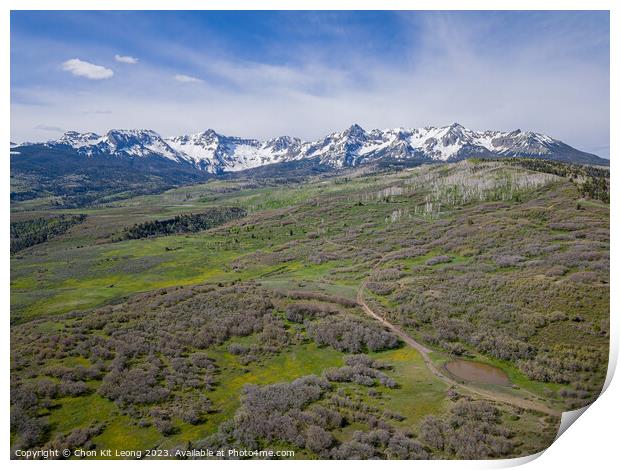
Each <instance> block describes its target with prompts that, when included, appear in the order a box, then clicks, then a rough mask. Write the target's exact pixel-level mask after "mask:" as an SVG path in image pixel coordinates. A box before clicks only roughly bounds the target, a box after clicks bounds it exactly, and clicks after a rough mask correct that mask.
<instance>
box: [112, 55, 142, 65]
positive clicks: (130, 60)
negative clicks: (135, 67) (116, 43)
mask: <svg viewBox="0 0 620 470" xmlns="http://www.w3.org/2000/svg"><path fill="white" fill-rule="evenodd" d="M114 60H116V62H121V63H123V64H137V63H138V59H136V58H135V57H131V56H130V55H118V54H116V55H115V56H114Z"/></svg>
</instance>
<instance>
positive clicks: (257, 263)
mask: <svg viewBox="0 0 620 470" xmlns="http://www.w3.org/2000/svg"><path fill="white" fill-rule="evenodd" d="M594 176H595V177H598V176H597V175H594ZM587 177H589V176H587V175H586V176H584V178H587ZM584 181H587V180H584V179H583V178H582V179H580V180H578V181H576V180H575V178H572V177H571V175H567V174H563V173H562V172H561V171H549V168H537V167H532V166H531V165H530V166H528V165H516V164H513V163H510V162H505V163H504V162H493V161H467V162H460V163H456V164H446V165H436V166H422V167H418V168H414V169H410V170H402V171H396V172H390V173H381V174H363V173H361V172H357V173H350V174H347V175H344V176H337V177H325V176H316V177H314V178H312V179H310V180H309V181H306V182H305V183H304V184H299V183H298V182H295V183H292V182H290V183H285V182H279V183H277V184H276V183H274V182H273V181H269V182H268V183H266V182H264V181H260V180H250V179H247V180H246V179H242V178H239V179H236V180H229V181H222V180H214V181H211V182H208V183H205V184H200V185H194V186H187V187H182V188H177V189H172V190H170V191H167V192H165V193H162V194H158V195H145V196H139V197H134V198H131V199H125V200H120V201H113V202H110V203H108V204H107V205H106V206H105V207H97V208H80V209H79V210H78V209H75V210H70V209H64V210H60V209H59V210H49V209H48V210H44V211H37V210H36V206H34V207H28V209H35V210H28V211H24V210H20V209H23V208H24V207H23V206H20V205H16V206H15V207H14V212H13V213H12V222H14V223H18V222H21V223H24V221H27V220H30V219H36V218H38V217H51V216H61V215H64V216H65V217H68V216H71V215H77V214H86V215H87V217H86V218H85V219H84V220H83V221H82V222H81V223H80V224H77V225H73V226H71V227H69V228H68V230H67V231H66V232H64V233H62V234H59V235H57V236H55V237H54V238H50V239H49V240H47V241H45V242H44V243H41V244H38V245H35V246H31V247H27V248H25V249H23V250H21V251H20V252H18V253H16V254H15V255H13V256H12V259H11V322H12V328H11V339H12V341H11V348H12V371H11V378H12V393H13V395H14V396H13V402H12V403H13V407H12V418H13V421H14V423H15V424H14V426H13V427H12V440H13V445H14V446H22V447H33V448H36V447H37V446H42V445H49V444H51V445H53V446H56V447H59V448H62V447H71V448H74V447H87V446H88V445H92V446H95V448H99V449H100V448H108V447H114V446H117V445H118V446H121V444H120V443H123V444H122V447H123V448H132V449H135V450H140V449H141V450H144V449H147V448H160V449H173V448H174V449H195V448H230V447H234V448H249V449H293V450H295V451H296V456H297V457H324V458H326V457H331V458H350V457H358V458H372V457H379V458H429V457H431V456H433V457H440V458H478V457H479V458H497V457H502V456H516V455H527V454H530V453H532V452H536V451H538V450H541V449H543V448H545V447H546V446H547V445H548V444H549V443H550V442H551V440H552V439H553V436H554V435H555V431H556V429H557V425H558V416H557V414H556V413H551V414H548V413H547V414H546V413H542V412H540V411H535V410H534V409H528V408H527V407H519V406H516V405H514V404H512V405H511V404H507V402H506V401H504V402H502V401H501V400H500V401H494V400H491V399H488V398H487V399H482V398H481V394H480V393H478V394H476V393H473V392H472V391H471V389H468V388H467V387H466V386H463V387H462V386H459V385H456V386H450V385H449V384H447V383H446V381H443V380H441V379H440V378H438V377H437V376H436V375H434V374H433V373H431V371H430V370H429V368H428V367H427V364H425V363H424V361H423V359H422V357H421V356H420V354H419V353H418V352H417V351H416V350H414V349H411V348H410V347H408V346H406V345H405V344H403V342H402V341H401V340H400V338H399V337H397V336H395V335H394V333H393V332H391V331H388V330H386V329H385V328H384V327H383V326H381V324H380V323H378V322H376V321H375V320H373V319H371V318H369V317H368V316H367V315H365V313H364V311H363V310H362V309H361V308H360V307H359V306H358V305H357V299H358V295H359V293H360V290H362V291H363V294H364V295H365V298H366V301H367V302H368V304H369V305H370V306H371V307H372V309H373V310H374V311H375V312H378V313H380V315H381V316H382V317H384V318H385V319H387V320H389V321H390V322H392V323H393V324H395V325H398V326H399V327H400V328H402V330H403V331H404V332H406V334H408V335H410V336H411V337H413V338H415V339H416V340H417V341H419V342H420V343H422V344H424V345H425V346H427V347H428V348H430V349H431V350H432V351H433V352H432V354H431V357H432V360H433V362H434V363H436V364H437V367H438V368H442V367H443V364H445V362H446V361H449V360H451V358H453V357H457V356H460V357H465V358H469V359H473V360H476V361H479V362H484V363H487V364H491V365H494V366H496V367H499V368H501V369H502V370H504V371H505V372H506V373H507V374H508V377H509V378H510V381H511V383H512V384H513V385H512V387H502V386H491V385H488V386H480V387H479V388H478V389H479V390H483V389H484V390H483V391H484V392H485V393H486V394H487V396H491V397H492V396H499V395H502V396H508V397H514V403H521V401H522V400H525V399H531V398H532V397H534V398H536V400H539V401H540V402H541V403H545V406H546V407H547V408H548V409H552V410H555V411H557V412H558V413H559V411H561V410H567V409H572V408H576V407H580V406H583V405H584V404H585V403H587V402H590V401H592V400H593V399H595V397H596V395H597V393H598V391H599V390H600V387H601V386H602V383H603V380H604V376H605V372H606V366H607V351H608V342H609V205H608V203H607V202H604V201H601V200H600V199H594V198H592V197H593V196H594V197H596V195H597V194H600V193H601V191H600V190H599V189H596V190H592V191H584V190H583V187H582V186H580V184H581V185H583V182H584ZM596 181H598V180H596ZM607 184H608V183H607ZM599 187H600V185H598V184H597V185H596V188H599ZM218 207H231V208H239V209H240V210H243V213H245V214H246V215H245V216H244V217H242V218H239V219H234V220H229V221H227V222H225V223H223V224H222V225H219V226H216V227H213V228H211V229H209V230H206V231H201V232H193V231H191V232H190V233H177V234H173V235H168V236H158V237H151V238H138V239H123V238H124V237H123V234H124V233H127V230H128V229H131V227H136V226H141V227H158V226H161V225H162V224H163V225H165V224H166V223H167V222H166V221H170V220H185V219H183V218H180V219H175V217H177V216H184V215H187V216H188V217H189V214H199V213H208V211H209V210H211V209H212V208H218ZM240 213H241V212H240ZM188 220H189V219H188ZM138 224H142V225H138ZM119 240H120V241H119ZM442 370H443V369H442ZM247 384H251V385H252V386H249V387H248V386H246V385H247ZM465 385H466V384H465ZM518 400H521V401H518ZM478 434H480V436H482V437H480V438H478V439H474V440H473V441H472V436H476V435H478Z"/></svg>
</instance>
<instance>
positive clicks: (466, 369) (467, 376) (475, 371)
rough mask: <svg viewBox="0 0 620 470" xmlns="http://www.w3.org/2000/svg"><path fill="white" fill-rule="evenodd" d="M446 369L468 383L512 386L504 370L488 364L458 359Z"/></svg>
mask: <svg viewBox="0 0 620 470" xmlns="http://www.w3.org/2000/svg"><path fill="white" fill-rule="evenodd" d="M446 369H448V372H450V373H451V374H452V375H455V376H456V377H458V378H459V379H462V380H465V381H467V382H476V383H484V384H494V385H510V380H508V376H507V375H506V373H505V372H504V371H503V370H501V369H498V368H497V367H493V366H490V365H488V364H481V363H479V362H472V361H462V360H460V359H457V360H455V361H451V362H448V363H447V364H446Z"/></svg>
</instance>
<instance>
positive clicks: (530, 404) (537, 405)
mask: <svg viewBox="0 0 620 470" xmlns="http://www.w3.org/2000/svg"><path fill="white" fill-rule="evenodd" d="M382 262H383V258H381V259H380V260H379V262H377V263H376V264H375V266H374V268H373V271H374V270H375V269H376V268H377V267H378V266H379V265H380V264H381V263H382ZM366 283H367V280H365V281H363V282H362V284H361V286H360V288H359V289H358V291H357V303H358V304H359V306H360V307H361V308H362V310H364V312H365V313H366V314H368V315H369V316H371V317H372V318H374V319H375V320H377V321H378V322H379V323H381V324H382V325H383V326H385V327H386V328H388V329H389V330H391V331H392V332H393V333H394V334H396V336H398V337H399V338H400V339H401V340H402V341H403V342H404V343H405V344H407V345H408V346H411V347H412V348H414V349H415V350H417V351H418V352H419V353H420V355H421V356H422V359H424V363H425V364H426V366H427V367H428V369H429V370H430V371H431V373H432V374H433V375H434V376H435V377H437V378H438V379H439V380H441V381H443V382H445V383H446V384H448V385H450V386H453V387H456V388H458V389H460V390H463V391H466V392H469V394H471V395H476V396H479V397H482V398H485V399H487V400H491V401H496V402H501V403H506V404H509V405H512V406H515V407H517V408H521V409H525V410H535V411H540V412H542V413H545V414H549V415H553V416H560V415H561V412H560V411H558V410H555V409H553V408H550V407H548V406H547V405H546V404H544V403H543V402H542V401H541V400H540V398H538V397H536V396H535V395H534V394H529V395H530V396H531V398H521V397H517V396H514V395H512V394H508V393H502V392H499V391H491V390H486V389H482V388H479V387H477V386H475V385H473V384H471V383H462V382H458V381H456V380H454V379H452V378H451V377H449V376H448V375H447V374H445V373H443V371H442V370H441V369H440V368H438V367H437V365H436V364H435V363H434V362H433V361H432V360H431V358H430V356H429V353H431V352H433V351H432V350H431V349H429V348H427V347H426V346H424V345H422V344H420V343H418V342H417V341H416V340H415V339H413V338H412V337H411V336H409V335H408V334H407V333H406V332H405V331H403V329H402V328H400V327H398V326H396V325H394V324H392V323H390V322H389V321H388V320H386V319H385V318H384V317H382V316H381V315H379V314H378V313H376V312H375V311H373V310H372V309H371V308H370V307H369V306H368V304H367V303H366V301H365V300H364V290H365V289H366ZM527 393H529V392H527Z"/></svg>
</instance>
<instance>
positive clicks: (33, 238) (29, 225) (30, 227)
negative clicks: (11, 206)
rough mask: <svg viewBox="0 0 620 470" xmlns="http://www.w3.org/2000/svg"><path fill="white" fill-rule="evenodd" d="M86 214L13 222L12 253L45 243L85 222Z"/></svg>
mask: <svg viewBox="0 0 620 470" xmlns="http://www.w3.org/2000/svg"><path fill="white" fill-rule="evenodd" d="M85 219H86V215H84V214H79V215H59V216H55V217H45V218H44V217H39V218H36V219H30V220H21V221H19V222H12V223H11V253H16V252H18V251H20V250H23V249H25V248H28V247H30V246H34V245H38V244H39V243H44V242H46V241H48V240H50V239H52V238H54V237H57V236H58V235H62V234H63V233H65V232H66V231H67V230H69V228H71V227H73V226H74V225H76V224H79V223H81V222H83V221H84V220H85Z"/></svg>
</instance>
